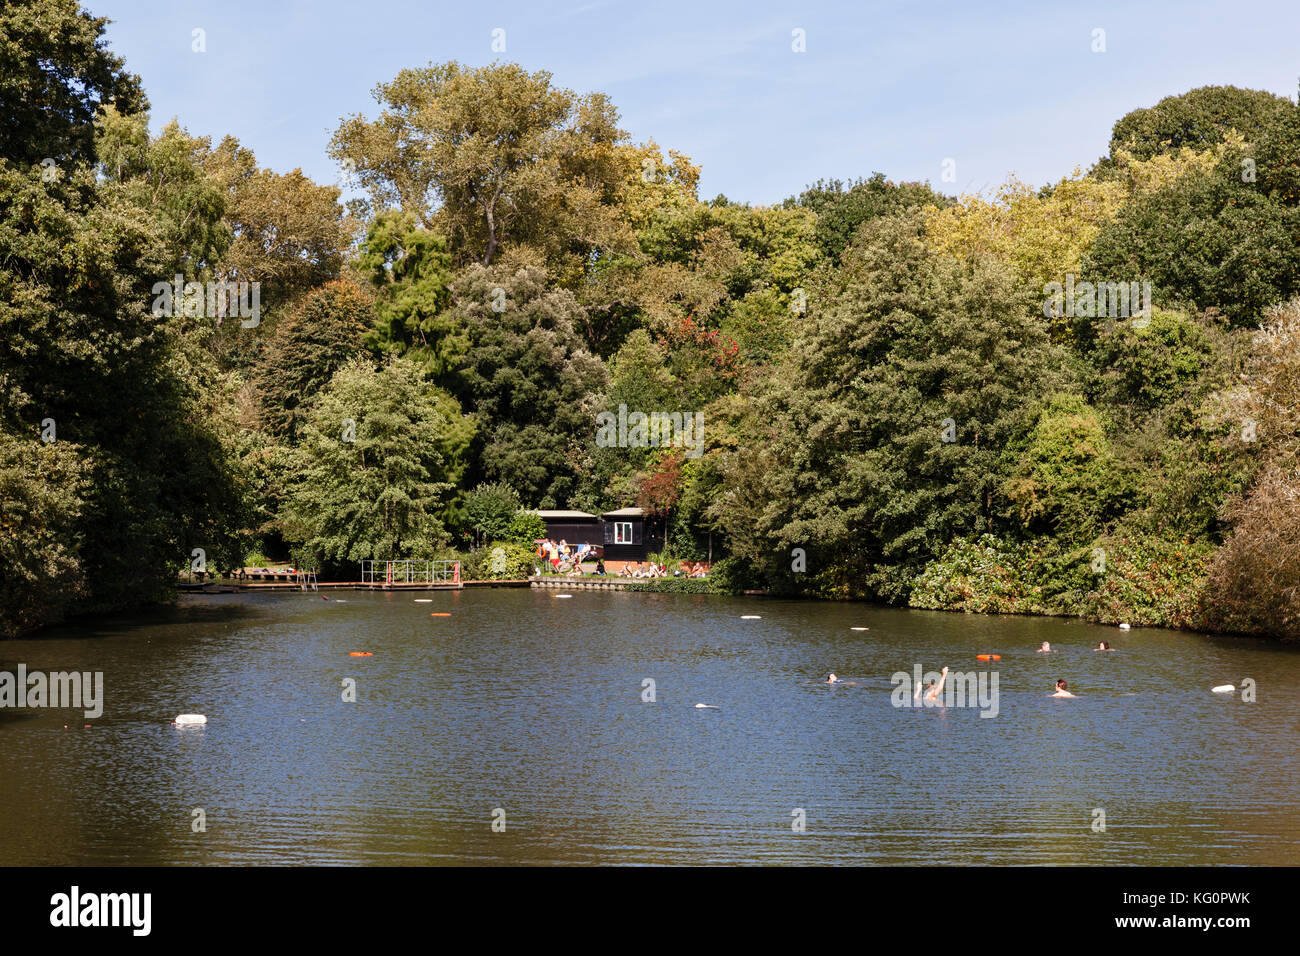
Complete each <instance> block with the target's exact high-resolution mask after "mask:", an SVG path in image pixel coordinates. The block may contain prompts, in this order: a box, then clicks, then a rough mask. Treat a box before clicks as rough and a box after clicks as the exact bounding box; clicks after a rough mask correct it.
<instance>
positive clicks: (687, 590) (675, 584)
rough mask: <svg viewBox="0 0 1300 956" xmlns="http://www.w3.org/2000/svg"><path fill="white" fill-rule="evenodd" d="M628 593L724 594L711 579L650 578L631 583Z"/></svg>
mask: <svg viewBox="0 0 1300 956" xmlns="http://www.w3.org/2000/svg"><path fill="white" fill-rule="evenodd" d="M625 590H628V591H655V592H659V593H664V594H726V593H728V592H727V591H724V590H723V589H722V588H720V587H719V586H718V582H717V581H715V580H713V579H712V578H651V579H649V580H638V581H633V582H632V583H631V584H629V585H628V586H627V588H626V589H625Z"/></svg>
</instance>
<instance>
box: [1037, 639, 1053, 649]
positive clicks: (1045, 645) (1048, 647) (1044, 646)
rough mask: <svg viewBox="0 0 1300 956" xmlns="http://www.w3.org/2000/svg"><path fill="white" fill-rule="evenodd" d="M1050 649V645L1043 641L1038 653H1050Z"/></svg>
mask: <svg viewBox="0 0 1300 956" xmlns="http://www.w3.org/2000/svg"><path fill="white" fill-rule="evenodd" d="M1051 649H1052V645H1051V644H1048V643H1047V642H1046V641H1043V646H1042V647H1040V648H1039V650H1040V651H1050V650H1051Z"/></svg>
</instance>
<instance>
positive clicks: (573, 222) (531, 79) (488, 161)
mask: <svg viewBox="0 0 1300 956" xmlns="http://www.w3.org/2000/svg"><path fill="white" fill-rule="evenodd" d="M374 96H375V99H376V101H377V102H378V103H379V104H380V106H381V107H382V108H383V109H382V111H381V112H380V115H379V117H378V118H377V119H375V120H373V121H369V120H366V119H365V118H363V117H361V116H359V115H357V116H351V117H347V118H345V119H344V120H343V121H342V124H341V125H340V126H339V128H338V130H337V131H336V132H335V134H334V137H333V139H332V140H331V142H330V154H331V155H332V156H333V157H334V158H335V159H338V160H339V161H341V162H343V163H344V164H345V166H346V167H347V168H349V169H350V170H351V171H352V172H353V175H354V176H355V178H356V180H357V181H359V182H360V184H361V185H362V186H363V187H365V188H366V189H367V190H369V192H370V194H371V196H372V199H373V202H374V203H375V204H376V206H378V207H379V208H384V207H388V206H394V205H395V206H398V207H399V208H401V209H402V210H404V211H407V212H411V213H414V214H415V215H416V216H417V217H418V218H419V220H420V222H421V224H422V225H424V226H425V227H426V228H432V229H437V230H438V231H440V232H442V233H444V234H445V235H447V236H448V237H449V238H450V239H451V242H452V248H453V251H454V253H455V256H456V260H457V262H458V263H459V264H464V263H468V262H478V263H481V264H483V265H491V264H492V263H493V262H494V261H495V260H496V259H497V257H498V256H499V255H500V253H501V252H502V250H503V249H504V248H505V247H507V246H509V245H512V244H519V245H524V246H529V247H531V248H533V249H536V250H537V251H538V252H539V254H540V255H542V256H543V261H545V262H547V264H548V265H550V266H551V267H552V268H554V269H559V270H560V271H563V270H562V267H561V263H560V261H559V260H561V259H565V258H568V257H571V256H573V255H575V254H576V257H577V259H578V260H583V259H585V258H586V256H587V255H588V254H589V253H590V251H591V250H592V249H595V248H599V247H603V246H607V245H610V244H611V243H617V242H619V241H620V239H619V232H620V229H619V223H618V219H617V216H616V215H614V213H613V212H612V210H611V209H610V208H609V206H610V204H612V203H613V202H614V200H615V198H616V196H617V193H618V189H619V186H620V183H621V181H622V178H623V174H624V168H623V165H622V164H621V163H620V162H618V161H617V158H616V154H615V151H614V147H615V146H616V145H617V144H618V143H620V142H621V141H622V140H623V139H624V138H625V134H624V132H623V131H622V130H620V129H619V128H618V114H617V112H616V111H615V110H614V108H613V107H612V106H611V105H610V103H609V101H608V99H606V97H605V96H603V95H602V94H599V93H593V94H589V95H587V96H578V95H577V94H575V93H574V92H572V91H571V90H566V89H559V88H555V87H553V86H552V85H551V75H550V74H549V73H547V72H545V71H538V72H536V73H529V72H527V71H525V70H524V69H522V68H521V67H520V66H518V65H517V64H513V63H511V64H493V65H492V66H486V67H479V68H470V67H465V66H462V65H461V64H459V63H456V62H455V61H452V62H448V63H441V64H430V65H429V66H427V67H423V68H420V69H406V70H402V71H401V72H400V73H398V75H397V76H396V77H395V78H394V79H393V80H392V81H390V82H388V83H381V84H380V85H379V86H377V87H376V88H375V90H374Z"/></svg>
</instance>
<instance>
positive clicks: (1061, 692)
mask: <svg viewBox="0 0 1300 956" xmlns="http://www.w3.org/2000/svg"><path fill="white" fill-rule="evenodd" d="M1069 686H1070V685H1069V684H1067V683H1066V682H1065V681H1063V680H1058V681H1057V682H1056V693H1055V694H1050V695H1049V696H1051V697H1073V696H1074V694H1071V693H1070V692H1069V691H1068V690H1067V689H1066V688H1068V687H1069Z"/></svg>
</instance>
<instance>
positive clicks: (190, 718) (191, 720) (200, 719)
mask: <svg viewBox="0 0 1300 956" xmlns="http://www.w3.org/2000/svg"><path fill="white" fill-rule="evenodd" d="M207 722H208V718H206V717H204V716H203V715H202V714H181V715H180V716H179V717H177V718H176V720H175V721H173V723H176V724H180V725H182V726H184V725H186V724H206V723H207Z"/></svg>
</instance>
